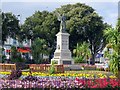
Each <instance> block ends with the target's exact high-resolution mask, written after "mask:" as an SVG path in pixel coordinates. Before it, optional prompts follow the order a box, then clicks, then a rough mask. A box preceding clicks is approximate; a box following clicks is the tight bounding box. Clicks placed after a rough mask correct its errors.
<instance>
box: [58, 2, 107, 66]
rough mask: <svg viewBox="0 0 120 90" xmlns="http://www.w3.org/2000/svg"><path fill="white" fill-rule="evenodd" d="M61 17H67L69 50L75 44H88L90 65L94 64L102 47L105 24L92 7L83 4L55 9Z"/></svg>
mask: <svg viewBox="0 0 120 90" xmlns="http://www.w3.org/2000/svg"><path fill="white" fill-rule="evenodd" d="M56 11H57V12H59V13H60V14H61V15H62V14H65V15H66V17H67V20H66V27H67V32H68V33H70V48H71V49H72V50H73V49H74V48H75V46H76V44H77V42H83V41H86V42H89V43H90V50H91V55H92V61H93V63H92V64H95V56H96V54H97V52H98V51H100V50H101V49H102V47H103V46H104V38H103V30H104V29H105V28H106V26H107V25H106V24H104V23H103V21H102V17H100V16H99V15H98V14H97V13H96V12H95V10H94V9H93V8H92V7H89V6H87V5H85V4H80V3H77V4H73V5H70V4H68V5H64V6H62V7H61V8H58V9H56Z"/></svg>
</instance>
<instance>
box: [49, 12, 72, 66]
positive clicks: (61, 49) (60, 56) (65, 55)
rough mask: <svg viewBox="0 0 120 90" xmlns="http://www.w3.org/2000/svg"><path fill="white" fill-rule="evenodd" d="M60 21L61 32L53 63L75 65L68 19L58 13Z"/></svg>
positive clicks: (58, 36)
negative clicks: (67, 24)
mask: <svg viewBox="0 0 120 90" xmlns="http://www.w3.org/2000/svg"><path fill="white" fill-rule="evenodd" d="M57 16H58V20H59V21H60V22H61V23H60V32H58V33H57V34H56V36H57V46H56V50H55V52H54V57H53V59H51V62H52V61H53V60H54V61H55V62H57V64H58V65H60V64H74V61H73V59H72V57H71V52H70V50H69V36H70V34H68V33H67V32H66V23H65V20H66V17H65V16H64V15H62V16H61V15H60V14H59V13H57Z"/></svg>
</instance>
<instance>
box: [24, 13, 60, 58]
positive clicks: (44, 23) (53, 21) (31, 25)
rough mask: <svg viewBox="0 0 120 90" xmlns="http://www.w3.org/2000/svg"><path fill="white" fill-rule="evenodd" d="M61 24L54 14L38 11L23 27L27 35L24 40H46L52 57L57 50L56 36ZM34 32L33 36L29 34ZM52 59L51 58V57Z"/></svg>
mask: <svg viewBox="0 0 120 90" xmlns="http://www.w3.org/2000/svg"><path fill="white" fill-rule="evenodd" d="M59 24H60V22H58V21H57V18H56V16H55V15H54V14H52V13H49V12H48V11H42V12H40V11H36V12H35V13H34V14H33V15H32V16H30V17H28V18H27V19H26V20H25V23H24V25H23V26H22V32H23V33H24V34H25V35H24V36H25V37H24V38H28V39H31V38H32V41H34V40H35V39H36V38H38V37H39V38H41V39H44V40H45V41H46V42H47V47H48V48H49V51H50V56H51V54H52V53H53V51H54V50H55V43H56V39H55V38H56V36H55V34H56V33H57V32H58V30H59ZM30 31H32V33H33V34H32V36H31V34H30V33H29V32H30ZM50 58H51V57H50Z"/></svg>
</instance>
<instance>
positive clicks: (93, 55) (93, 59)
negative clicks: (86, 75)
mask: <svg viewBox="0 0 120 90" xmlns="http://www.w3.org/2000/svg"><path fill="white" fill-rule="evenodd" d="M95 56H96V54H92V58H91V59H92V60H91V61H92V63H91V65H95Z"/></svg>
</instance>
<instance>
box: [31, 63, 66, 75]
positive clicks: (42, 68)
mask: <svg viewBox="0 0 120 90" xmlns="http://www.w3.org/2000/svg"><path fill="white" fill-rule="evenodd" d="M50 66H51V65H50V64H29V68H30V70H31V72H49V70H50ZM55 73H64V67H63V65H55Z"/></svg>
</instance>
